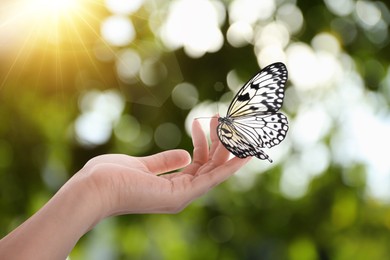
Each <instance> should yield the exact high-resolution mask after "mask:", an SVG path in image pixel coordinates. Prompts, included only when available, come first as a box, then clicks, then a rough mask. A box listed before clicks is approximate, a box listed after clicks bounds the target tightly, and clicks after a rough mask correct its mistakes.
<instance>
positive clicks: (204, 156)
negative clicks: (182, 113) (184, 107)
mask: <svg viewBox="0 0 390 260" xmlns="http://www.w3.org/2000/svg"><path fill="white" fill-rule="evenodd" d="M192 142H193V145H194V154H193V157H194V158H193V160H194V163H196V164H200V165H201V164H204V163H205V162H207V160H208V157H209V147H208V143H207V138H206V135H205V133H204V131H203V129H202V127H201V125H200V123H199V121H198V120H194V122H193V123H192Z"/></svg>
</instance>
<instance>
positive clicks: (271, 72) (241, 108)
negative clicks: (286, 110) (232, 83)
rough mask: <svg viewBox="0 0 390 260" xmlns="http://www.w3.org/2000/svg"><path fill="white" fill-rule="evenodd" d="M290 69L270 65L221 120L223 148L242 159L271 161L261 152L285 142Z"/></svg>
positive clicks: (283, 66) (242, 92)
mask: <svg viewBox="0 0 390 260" xmlns="http://www.w3.org/2000/svg"><path fill="white" fill-rule="evenodd" d="M286 82H287V68H286V66H285V65H284V64H283V63H281V62H276V63H273V64H270V65H268V66H267V67H265V68H264V69H262V70H261V71H260V72H258V73H257V74H256V75H255V76H254V77H253V78H252V79H250V80H249V81H248V82H247V83H246V84H245V85H244V86H243V87H242V88H241V89H240V90H239V91H238V92H237V94H236V95H235V96H234V98H233V101H232V102H231V103H230V105H229V108H228V111H227V115H226V117H219V118H218V126H217V135H218V137H219V140H220V141H221V142H222V144H223V145H224V146H225V147H226V149H227V150H229V151H230V152H231V153H232V154H234V155H235V156H237V157H239V158H245V157H248V156H255V157H257V158H259V159H261V160H265V159H267V160H269V161H270V162H272V160H271V158H269V156H268V155H267V154H266V153H265V152H264V151H263V150H262V149H261V148H265V147H266V148H271V147H273V146H275V145H277V144H279V143H280V142H281V141H283V140H284V138H285V137H286V134H287V131H288V121H287V117H286V116H285V115H284V114H282V113H280V112H278V111H279V109H280V108H281V107H282V104H283V98H284V86H285V85H286Z"/></svg>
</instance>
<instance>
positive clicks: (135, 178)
mask: <svg viewBox="0 0 390 260" xmlns="http://www.w3.org/2000/svg"><path fill="white" fill-rule="evenodd" d="M216 126H217V119H216V118H213V119H212V120H211V122H210V129H211V133H210V137H211V146H210V149H209V147H208V143H207V139H206V136H205V134H204V132H203V130H202V128H201V126H200V124H199V122H198V121H197V120H195V121H194V122H193V125H192V138H193V144H194V152H193V161H192V163H191V164H189V163H190V160H191V158H190V155H189V154H188V153H187V152H186V151H184V150H170V151H165V152H161V153H158V154H155V155H151V156H146V157H132V156H127V155H120V154H107V155H102V156H97V157H95V158H93V159H91V160H90V161H89V162H88V163H87V164H86V165H85V166H84V168H83V169H81V171H80V172H79V173H78V174H77V175H79V176H78V177H81V176H83V177H87V178H88V179H90V181H89V187H90V188H91V189H92V190H93V192H94V193H95V194H96V198H97V200H99V201H100V202H101V209H102V211H103V212H102V217H107V216H112V215H121V214H129V213H176V212H178V211H180V210H182V209H183V208H184V207H185V206H187V205H188V204H189V203H190V202H191V201H192V200H194V199H196V198H197V197H199V196H201V195H203V194H205V193H206V192H207V191H208V190H210V189H211V188H213V187H214V186H216V185H218V184H219V183H221V182H223V181H224V180H225V179H227V178H228V177H230V176H231V175H232V174H233V173H234V172H235V171H237V170H238V169H239V168H240V167H242V166H243V165H244V164H245V163H246V162H247V161H248V160H249V159H247V158H246V159H239V158H237V157H234V158H232V159H230V160H229V152H228V151H227V150H226V149H225V148H224V147H223V145H222V144H221V143H220V142H219V140H218V137H217V134H216V131H213V130H215V129H216ZM186 165H188V166H187V167H185V168H184V169H183V170H182V171H180V172H175V173H169V174H164V175H161V174H162V173H168V172H170V171H173V170H177V169H179V168H182V167H184V166H186Z"/></svg>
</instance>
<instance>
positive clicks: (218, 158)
mask: <svg viewBox="0 0 390 260" xmlns="http://www.w3.org/2000/svg"><path fill="white" fill-rule="evenodd" d="M229 156H230V152H229V151H228V150H227V149H226V148H225V146H223V144H222V143H221V142H218V144H217V145H216V148H215V151H214V152H213V154H212V157H211V161H212V163H213V165H214V167H215V166H219V165H221V164H223V163H225V162H226V161H227V160H228V159H229Z"/></svg>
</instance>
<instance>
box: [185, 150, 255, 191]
mask: <svg viewBox="0 0 390 260" xmlns="http://www.w3.org/2000/svg"><path fill="white" fill-rule="evenodd" d="M251 158H252V157H247V158H244V159H241V158H238V157H234V158H232V159H230V160H229V161H227V162H226V163H225V164H223V165H221V166H219V167H217V168H216V169H214V170H212V171H211V172H209V173H208V174H202V175H199V176H197V177H196V178H195V179H194V180H193V191H192V192H193V194H192V196H194V197H197V196H200V195H202V194H204V193H206V192H207V191H209V190H210V189H211V188H213V187H215V186H217V185H218V184H220V183H222V182H223V181H225V180H226V179H228V178H229V177H230V176H232V175H233V174H234V173H235V172H236V171H237V170H238V169H240V168H241V167H242V166H244V165H245V164H246V163H247V162H248V161H249V160H250V159H251Z"/></svg>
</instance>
